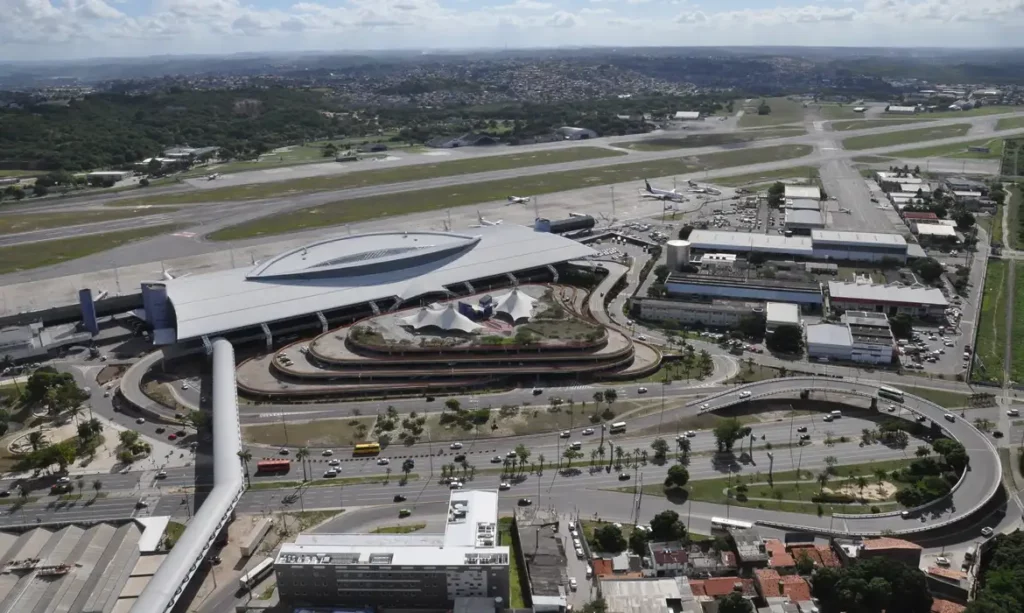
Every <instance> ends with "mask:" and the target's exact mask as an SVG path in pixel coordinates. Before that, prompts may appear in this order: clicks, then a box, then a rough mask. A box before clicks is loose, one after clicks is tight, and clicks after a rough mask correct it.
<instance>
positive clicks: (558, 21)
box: [544, 11, 579, 28]
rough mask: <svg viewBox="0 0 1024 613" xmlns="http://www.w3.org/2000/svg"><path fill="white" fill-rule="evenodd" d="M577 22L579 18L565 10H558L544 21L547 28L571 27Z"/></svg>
mask: <svg viewBox="0 0 1024 613" xmlns="http://www.w3.org/2000/svg"><path fill="white" fill-rule="evenodd" d="M578 23H579V18H578V17H576V16H575V15H573V14H572V13H569V12H566V11H558V12H557V13H555V14H554V15H552V16H551V17H549V18H548V20H547V21H545V22H544V25H546V26H548V27H549V28H573V27H576V25H577V24H578Z"/></svg>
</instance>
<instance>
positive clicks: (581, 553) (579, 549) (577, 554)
mask: <svg viewBox="0 0 1024 613" xmlns="http://www.w3.org/2000/svg"><path fill="white" fill-rule="evenodd" d="M576 557H577V558H582V557H583V550H582V549H581V548H579V547H577V548H576Z"/></svg>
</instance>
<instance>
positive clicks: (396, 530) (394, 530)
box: [373, 522, 427, 534]
mask: <svg viewBox="0 0 1024 613" xmlns="http://www.w3.org/2000/svg"><path fill="white" fill-rule="evenodd" d="M426 527H427V524H426V523H424V522H420V523H417V524H399V525H397V526H381V527H379V528H376V529H374V531H373V534H409V533H410V532H418V531H419V530H422V529H424V528H426Z"/></svg>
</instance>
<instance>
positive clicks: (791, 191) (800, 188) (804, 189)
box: [785, 185, 821, 200]
mask: <svg viewBox="0 0 1024 613" xmlns="http://www.w3.org/2000/svg"><path fill="white" fill-rule="evenodd" d="M785 194H786V198H787V199H789V198H811V199H813V200H821V188H820V187H818V186H817V185H787V186H786V192H785Z"/></svg>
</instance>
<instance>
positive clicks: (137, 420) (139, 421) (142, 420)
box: [135, 417, 146, 424]
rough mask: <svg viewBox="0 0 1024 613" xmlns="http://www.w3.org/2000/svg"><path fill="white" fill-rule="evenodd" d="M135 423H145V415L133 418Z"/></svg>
mask: <svg viewBox="0 0 1024 613" xmlns="http://www.w3.org/2000/svg"><path fill="white" fill-rule="evenodd" d="M135 423H137V424H144V423H146V418H145V417H140V418H138V419H136V420H135Z"/></svg>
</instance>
